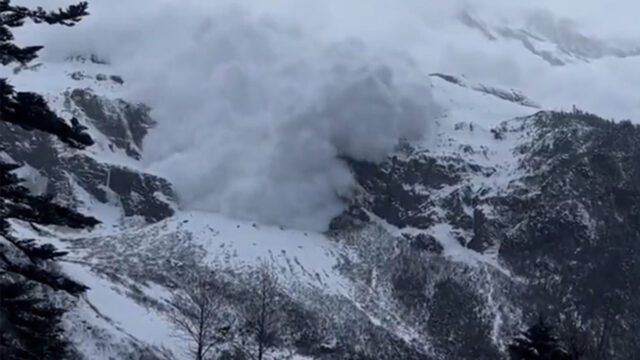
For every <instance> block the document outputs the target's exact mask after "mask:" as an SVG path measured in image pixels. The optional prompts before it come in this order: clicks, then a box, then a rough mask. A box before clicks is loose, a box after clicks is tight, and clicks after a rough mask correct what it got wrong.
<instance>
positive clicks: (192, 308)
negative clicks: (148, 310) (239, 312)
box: [169, 270, 232, 360]
mask: <svg viewBox="0 0 640 360" xmlns="http://www.w3.org/2000/svg"><path fill="white" fill-rule="evenodd" d="M187 282H188V283H187V284H185V286H184V288H183V291H182V292H180V293H176V294H175V295H174V296H173V298H172V299H171V302H170V311H169V318H170V319H171V321H172V322H173V323H174V325H175V327H176V330H177V333H178V335H177V336H178V337H180V338H181V339H184V340H186V341H188V342H189V344H190V346H189V352H190V354H191V355H192V356H193V358H194V359H195V360H206V359H208V355H209V352H210V351H211V349H212V348H213V347H214V346H215V345H216V344H220V343H222V342H223V341H224V340H225V337H226V335H227V332H228V331H229V329H230V327H231V325H232V321H231V320H229V319H228V317H227V319H223V318H224V317H225V316H221V315H222V314H221V310H222V306H223V294H224V291H225V286H224V283H223V282H222V281H220V279H218V278H217V276H216V275H215V273H213V272H211V271H210V270H204V271H200V272H199V273H198V274H197V275H194V276H192V277H191V278H190V279H188V280H187ZM225 320H226V323H225Z"/></svg>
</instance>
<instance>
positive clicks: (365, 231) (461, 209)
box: [0, 74, 640, 359]
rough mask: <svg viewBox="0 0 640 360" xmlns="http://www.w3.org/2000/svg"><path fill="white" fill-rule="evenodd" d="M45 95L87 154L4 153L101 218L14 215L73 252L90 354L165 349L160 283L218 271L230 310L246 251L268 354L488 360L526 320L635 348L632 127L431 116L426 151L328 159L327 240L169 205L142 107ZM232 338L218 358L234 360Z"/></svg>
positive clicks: (38, 181)
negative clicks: (150, 152)
mask: <svg viewBox="0 0 640 360" xmlns="http://www.w3.org/2000/svg"><path fill="white" fill-rule="evenodd" d="M72 75H73V74H72ZM86 76H90V75H86V74H85V77H83V79H85V78H86ZM77 77H78V75H77V74H76V75H74V77H72V78H73V79H75V78H77ZM94 78H97V77H95V76H94ZM100 81H115V80H109V79H108V78H106V77H105V78H104V79H103V80H100ZM121 81H122V79H120V81H119V82H117V84H116V85H118V84H119V85H121V83H120V82H121ZM119 85H118V86H119ZM49 99H50V102H51V103H52V104H54V105H55V106H56V108H57V109H58V111H60V112H62V113H65V114H72V115H73V116H75V117H76V118H78V120H79V121H80V122H81V123H82V124H83V125H85V126H87V127H89V129H90V131H91V133H92V135H93V136H94V138H96V139H97V145H96V146H95V147H94V148H92V149H89V150H86V151H76V150H69V149H66V148H63V147H59V146H58V145H56V143H55V142H54V141H51V139H50V138H49V137H48V136H45V135H42V134H39V133H37V132H27V131H24V130H22V129H18V128H15V127H13V126H11V125H5V124H0V146H1V147H2V148H3V149H4V151H5V153H6V155H8V156H10V157H11V158H12V159H13V160H15V161H18V162H20V163H23V164H25V167H23V168H22V169H21V170H20V171H21V174H22V175H23V177H25V178H27V182H28V183H29V184H30V186H31V187H32V188H33V189H34V191H46V192H48V193H50V194H52V195H55V198H56V200H57V201H59V202H62V203H66V204H72V205H73V206H75V207H77V208H78V209H80V210H83V211H85V212H88V213H90V215H93V216H96V217H98V218H99V219H100V220H102V221H103V226H102V227H101V228H99V229H98V230H96V231H95V232H91V233H73V232H69V231H67V230H65V229H47V228H43V227H37V226H36V227H30V226H28V224H23V223H19V222H14V228H15V231H16V233H18V234H21V235H23V236H30V237H34V238H38V239H41V241H48V242H53V243H55V244H56V245H57V246H59V247H61V248H63V249H66V250H67V251H69V252H70V253H69V255H67V257H66V258H65V259H64V260H63V261H62V262H61V266H63V269H64V270H65V271H67V272H68V273H69V274H70V275H71V276H73V277H75V278H77V279H79V280H81V281H84V282H85V283H86V284H87V285H88V286H90V287H91V290H90V291H89V292H88V294H87V296H86V297H84V298H82V299H71V298H65V299H64V300H63V301H66V303H67V306H68V307H69V309H70V311H69V313H68V314H67V318H66V319H67V327H68V332H69V335H70V336H71V337H72V339H73V341H74V344H75V345H76V347H77V348H78V351H79V352H80V353H82V354H84V356H85V357H86V358H90V359H96V358H109V357H111V358H156V357H157V358H159V357H160V354H161V353H162V352H166V351H172V352H173V353H174V355H176V356H178V358H179V356H180V345H181V344H179V343H177V341H176V340H175V338H173V337H171V336H170V333H171V327H170V324H169V323H168V322H167V321H166V319H165V317H164V316H163V313H164V311H165V310H166V300H167V299H168V297H169V296H170V294H171V293H172V292H175V291H179V290H180V288H181V287H182V286H185V282H184V277H185V276H187V274H189V273H191V272H194V271H201V269H202V266H210V267H215V268H219V269H222V270H224V271H222V272H224V273H225V274H226V275H225V277H224V279H225V281H227V282H228V283H229V284H230V285H231V286H230V289H231V290H230V291H229V293H228V294H227V295H226V297H227V299H226V300H227V301H226V304H227V307H228V309H229V312H230V313H232V314H241V313H242V312H243V311H245V310H244V307H243V302H244V299H245V297H243V294H244V295H246V294H247V293H246V291H248V290H247V289H246V284H247V283H246V281H244V279H245V278H244V276H245V275H244V274H245V273H246V271H247V270H248V269H251V268H252V267H254V266H255V265H256V264H257V263H258V262H257V261H256V259H257V258H261V259H262V260H265V259H267V260H269V261H270V262H272V263H273V264H274V266H275V268H276V269H277V273H278V275H279V277H280V278H281V281H282V284H283V294H282V299H283V300H282V304H281V305H282V306H281V307H282V309H283V313H282V322H281V329H282V330H281V331H280V333H281V335H282V336H281V337H280V339H279V342H278V343H277V348H278V349H279V350H278V351H275V352H274V354H276V356H279V357H282V358H286V357H287V356H289V357H290V358H294V356H298V358H299V359H305V358H306V359H499V358H501V357H502V356H503V355H504V354H503V351H504V346H505V344H506V342H507V341H508V339H509V337H510V336H512V335H513V334H514V333H516V332H517V331H518V330H519V329H520V328H521V326H522V324H523V323H526V322H528V321H529V320H531V319H532V318H533V317H535V316H536V315H537V314H538V313H542V314H545V315H546V316H548V317H549V318H550V319H552V320H553V321H555V322H556V323H558V324H559V325H560V327H561V330H562V331H563V332H564V334H570V335H575V336H582V335H586V334H589V335H591V336H594V335H595V336H596V337H598V338H603V339H604V338H606V339H607V340H606V343H605V344H604V345H603V350H602V351H603V352H604V353H606V358H608V359H629V358H632V356H633V355H634V354H635V353H637V352H638V350H640V345H639V344H637V342H636V341H635V339H634V337H633V334H634V333H635V329H637V327H638V326H640V316H639V315H640V312H639V311H640V305H638V304H636V302H634V301H633V299H636V298H637V297H638V295H639V294H637V292H638V289H640V286H639V285H640V284H638V280H637V279H639V278H640V277H638V275H640V274H638V272H640V267H639V266H638V264H636V262H637V261H638V260H637V252H638V247H639V246H640V245H638V237H639V236H640V205H638V204H640V128H638V127H637V126H634V125H631V124H630V123H625V122H621V123H613V122H610V121H606V120H603V119H600V118H598V117H596V116H593V115H588V114H584V113H581V112H574V113H554V112H539V113H536V114H533V115H531V116H527V117H522V118H516V119H513V120H509V121H506V122H503V123H501V124H500V125H499V126H497V127H493V128H486V127H483V126H482V124H477V123H474V122H473V121H469V122H462V123H455V124H448V123H446V122H443V123H442V124H441V127H440V130H439V131H440V133H439V135H438V145H437V146H435V147H424V148H423V147H421V146H420V145H415V144H414V145H411V144H402V145H401V146H399V147H398V149H397V151H396V153H395V154H394V155H392V156H391V157H390V158H389V159H388V161H386V162H385V163H383V164H371V163H364V162H357V161H353V160H350V159H344V161H345V162H347V163H348V165H349V166H350V168H351V169H352V171H353V173H354V174H355V176H356V179H357V182H358V189H357V194H356V195H355V196H354V198H353V199H351V200H348V201H349V206H348V210H346V211H345V212H344V213H343V214H342V215H341V216H339V217H338V218H336V219H334V221H333V222H332V224H331V230H330V231H329V232H327V233H326V234H310V233H304V232H299V231H293V230H287V229H280V228H274V227H268V226H262V225H260V224H252V223H246V222H240V221H235V220H232V219H228V218H225V217H222V216H220V215H216V214H203V213H195V212H184V211H181V210H178V209H177V207H176V205H175V200H174V199H175V196H174V195H173V192H172V190H171V186H170V184H169V183H168V182H167V181H165V180H164V179H162V178H160V177H157V176H154V175H150V174H146V173H145V172H144V171H141V170H140V169H139V165H138V164H139V163H138V161H137V159H139V158H140V155H141V146H142V139H143V137H144V135H145V134H146V132H147V131H148V129H149V128H150V127H152V126H153V124H154V122H153V120H152V119H151V118H150V117H149V113H148V111H149V109H147V108H146V107H145V106H143V105H132V104H128V103H126V102H124V101H122V100H117V99H115V98H113V97H108V96H102V95H100V94H99V93H96V92H94V91H92V90H90V89H88V88H73V87H72V88H69V90H68V91H66V92H65V93H64V94H61V95H55V96H50V97H49ZM465 139H474V141H471V142H470V141H466V140H465ZM45 185H46V186H45ZM101 299H103V301H102V302H101V301H100V300H101ZM104 299H107V300H106V301H104ZM113 304H116V305H117V306H116V305H113ZM114 306H115V307H114ZM127 318H129V319H134V320H133V321H131V322H128V321H127ZM150 329H153V331H150ZM235 330H238V333H240V330H241V329H240V326H239V325H238V328H237V329H235ZM241 337H242V336H241ZM237 341H239V340H238V339H235V340H234V342H237ZM245 341H248V342H249V343H250V340H248V339H245ZM162 348H165V350H164V351H162V350H161V349H162ZM230 349H232V346H231V344H230V343H228V344H221V345H220V347H219V353H220V354H226V355H225V356H227V358H234V357H233V356H232V354H233V351H231V350H230ZM236 358H238V357H236Z"/></svg>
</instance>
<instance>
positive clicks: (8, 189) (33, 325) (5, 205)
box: [0, 0, 98, 360]
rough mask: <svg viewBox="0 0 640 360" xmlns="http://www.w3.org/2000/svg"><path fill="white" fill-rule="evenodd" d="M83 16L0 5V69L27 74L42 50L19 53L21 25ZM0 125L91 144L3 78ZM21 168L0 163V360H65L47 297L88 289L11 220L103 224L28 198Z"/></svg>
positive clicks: (76, 10) (4, 1)
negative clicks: (14, 67) (17, 232)
mask: <svg viewBox="0 0 640 360" xmlns="http://www.w3.org/2000/svg"><path fill="white" fill-rule="evenodd" d="M84 15H87V3H86V2H81V3H79V4H76V5H71V6H69V7H68V8H66V9H59V10H57V11H45V10H44V9H42V8H40V7H38V8H36V9H30V8H27V7H23V6H16V5H12V4H11V1H10V0H0V64H2V65H10V64H13V63H16V64H18V65H19V66H26V65H27V64H28V63H29V62H31V61H33V60H35V59H36V58H37V56H38V55H37V53H38V51H39V50H40V49H41V48H42V47H41V46H26V47H21V46H18V45H16V44H15V43H14V42H13V40H14V36H13V33H12V29H13V28H17V27H20V26H22V25H24V24H25V22H26V21H27V20H30V21H32V22H34V23H46V24H51V25H52V24H60V25H65V26H72V25H74V24H76V23H77V22H78V21H79V20H80V19H81V18H82V17H83V16H84ZM0 121H5V122H8V123H11V124H15V125H18V126H20V127H22V128H24V129H27V130H34V129H35V130H40V131H43V132H46V133H49V134H52V135H54V136H56V137H57V138H59V139H60V140H61V141H63V142H65V143H67V144H69V145H70V146H72V147H74V148H83V147H86V146H89V145H92V144H93V140H92V139H91V137H90V136H89V135H88V134H87V133H86V132H85V130H86V129H85V128H84V127H82V126H81V125H80V124H79V123H78V121H77V120H75V119H72V120H71V125H69V124H67V123H66V122H65V121H64V120H63V119H62V118H60V117H58V116H57V115H56V114H55V113H54V112H53V111H52V110H51V109H50V108H49V106H48V105H47V103H46V101H45V99H44V98H43V97H42V96H40V95H38V94H35V93H30V92H19V91H16V90H15V89H14V87H13V86H11V84H9V82H8V81H7V79H5V78H0ZM0 150H2V149H0ZM18 167H19V165H17V164H12V163H8V162H7V161H2V160H0V240H2V241H1V242H0V358H1V359H2V360H5V359H7V360H13V359H16V360H17V359H21V360H23V359H38V360H48V359H63V358H66V357H67V355H68V352H69V344H68V341H67V340H65V339H64V336H63V330H62V328H61V326H60V321H61V317H62V315H63V313H64V310H62V309H60V308H58V307H57V306H55V305H54V304H53V303H52V301H51V300H50V291H51V289H53V290H60V291H66V292H68V293H69V294H72V295H77V294H80V293H82V292H83V291H85V290H86V287H85V286H84V285H82V284H79V283H77V282H75V281H72V280H70V279H68V278H67V277H66V276H64V275H63V274H61V273H59V272H58V271H56V270H55V266H54V263H53V262H52V260H54V259H55V258H57V257H60V256H62V255H64V254H65V253H64V252H61V251H58V250H56V248H55V247H54V246H53V245H51V244H44V245H40V244H37V243H36V242H35V241H34V240H31V239H18V238H16V237H15V236H13V234H11V232H10V224H9V222H8V219H9V218H13V219H17V220H22V221H26V222H30V223H40V224H44V225H63V226H69V227H73V228H84V227H92V226H94V225H96V224H97V223H98V221H97V220H96V219H94V218H90V217H86V216H83V215H81V214H79V213H77V212H75V211H73V210H71V209H69V208H66V207H63V206H60V205H57V204H54V203H53V202H52V201H51V200H52V199H51V197H47V196H34V195H32V194H30V193H29V191H28V190H27V189H26V188H25V187H23V186H21V185H20V179H18V178H17V176H15V174H14V173H12V171H13V170H15V169H16V168H18Z"/></svg>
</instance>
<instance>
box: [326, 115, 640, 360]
mask: <svg viewBox="0 0 640 360" xmlns="http://www.w3.org/2000/svg"><path fill="white" fill-rule="evenodd" d="M493 133H494V136H495V138H496V139H498V141H499V142H500V141H508V140H509V139H514V138H515V139H516V142H515V144H516V146H515V147H514V148H513V150H514V151H515V153H516V155H517V158H518V164H517V166H518V167H519V169H518V170H519V171H520V175H519V176H517V177H513V178H512V179H511V180H510V181H509V182H508V183H506V184H505V186H504V187H503V188H501V189H487V188H485V187H482V186H480V187H477V186H476V187H474V186H470V184H469V183H468V181H467V180H468V179H469V178H476V177H478V176H479V177H481V178H485V179H491V178H492V177H493V176H500V171H499V169H495V168H486V167H480V166H476V165H474V164H470V163H468V162H467V161H465V160H464V158H463V159H456V160H453V159H450V158H442V157H438V156H432V155H429V152H424V153H423V152H418V153H412V154H408V155H407V154H405V155H403V156H395V157H393V158H392V159H390V160H389V161H388V162H387V163H385V164H383V165H382V166H375V165H372V164H363V163H357V162H351V163H350V165H351V168H352V169H353V171H354V172H355V174H356V176H357V179H358V181H359V184H360V185H361V187H362V193H361V194H360V195H359V196H358V197H357V198H356V200H354V201H355V203H354V204H353V205H352V206H351V209H350V212H349V214H351V213H357V211H356V210H359V211H360V212H362V211H364V212H365V213H368V214H372V215H373V216H375V217H378V218H380V219H381V220H384V222H385V223H387V224H390V225H393V226H394V227H395V228H397V230H392V231H390V232H388V233H389V237H388V238H387V241H389V242H390V243H392V244H393V245H385V247H387V252H386V256H388V257H389V259H387V260H386V261H385V262H384V263H382V264H377V265H376V264H375V263H372V262H371V261H369V262H368V264H367V266H368V267H372V268H373V270H372V269H370V270H369V271H377V272H387V273H390V275H389V278H390V279H389V281H390V282H391V283H392V284H393V286H392V288H393V294H394V297H395V298H396V299H397V300H398V301H399V303H400V304H401V307H404V309H405V311H407V312H408V313H409V314H411V317H416V316H417V317H418V318H421V319H423V320H424V321H425V322H424V324H423V326H425V334H426V333H428V334H430V336H431V337H432V338H433V344H434V346H435V347H436V351H435V353H436V356H439V357H440V358H444V359H449V358H456V359H495V358H496V356H497V355H496V354H497V352H498V351H499V348H500V346H501V345H502V344H501V342H500V341H499V340H498V341H495V340H496V338H495V337H494V338H493V341H492V339H491V337H492V336H496V335H498V337H497V338H498V339H499V338H500V337H501V336H500V332H501V331H503V330H506V329H507V328H508V327H509V326H514V325H516V323H517V322H518V321H519V319H520V318H530V317H532V316H535V314H537V313H541V314H544V315H545V316H548V317H549V318H550V319H553V321H555V322H556V323H558V324H559V325H560V327H561V329H560V330H561V331H562V332H564V334H563V335H565V336H567V338H569V337H570V336H572V335H575V336H582V335H584V334H590V335H591V336H594V337H597V335H598V334H600V335H601V336H604V335H602V334H603V333H604V332H606V336H610V337H611V338H610V340H607V341H608V343H607V345H606V346H605V347H606V349H604V350H602V352H603V355H604V356H605V357H606V358H609V359H625V358H629V357H630V356H632V355H631V354H634V353H637V351H638V350H639V349H638V347H637V345H634V344H635V343H634V342H632V341H631V340H632V339H631V337H632V336H633V335H632V334H633V332H629V330H628V329H637V328H638V326H639V325H640V317H639V316H638V315H639V314H640V306H638V304H636V302H634V300H633V299H636V298H637V297H638V296H639V295H640V283H639V282H638V279H639V278H640V277H639V275H640V266H639V265H640V264H638V261H639V260H638V257H637V254H638V252H639V251H640V248H639V247H640V242H638V240H639V238H640V218H639V216H640V127H638V126H634V125H632V124H630V123H626V122H622V123H613V122H610V121H606V120H603V119H600V118H598V117H596V116H593V115H589V114H584V113H581V112H575V113H549V112H540V113H538V114H535V115H533V116H531V117H527V118H521V119H515V120H511V121H508V122H505V123H503V124H502V125H501V126H500V127H498V128H497V129H494V131H493ZM443 188H447V191H446V192H444V193H443V191H442V189H443ZM349 214H345V215H343V216H345V217H347V218H348V217H349V216H350V215H349ZM342 222H343V223H349V222H348V221H346V220H344V219H343V220H342ZM370 222H371V223H375V222H376V220H371V221H370ZM334 224H338V222H335V223H334ZM442 224H446V225H447V226H448V227H449V229H450V234H448V235H447V234H446V233H445V234H443V233H442V232H441V231H440V229H439V228H440V227H441V226H442ZM361 226H366V225H361ZM336 231H337V232H338V233H340V230H339V229H337V228H336ZM398 231H399V232H400V233H401V234H402V235H403V236H404V238H403V239H399V238H397V237H394V236H393V235H392V234H393V233H394V232H398ZM443 236H451V237H452V238H453V239H454V240H455V241H456V242H457V244H453V245H454V246H456V247H457V246H459V247H460V249H458V251H465V252H467V253H468V255H469V256H471V257H474V256H476V255H477V256H478V258H479V259H482V258H493V259H495V261H496V262H495V263H493V262H486V263H485V264H482V263H481V264H482V265H481V266H479V267H478V266H477V264H474V262H473V261H471V262H468V263H466V264H464V263H460V262H457V263H456V262H454V263H453V264H451V263H449V264H447V265H444V264H442V263H440V264H438V263H439V262H440V261H441V260H440V259H441V258H442V256H443V255H439V254H442V253H443V251H442V247H443V246H444V247H445V251H444V256H445V257H446V255H447V249H446V248H447V247H451V246H452V244H451V243H447V242H446V241H444V240H443ZM338 237H339V236H338ZM370 239H371V238H370V237H369V240H368V241H369V246H370V247H375V246H376V245H375V242H374V241H371V240H370ZM394 239H395V240H394ZM432 239H433V240H432ZM403 240H408V244H406V243H405V242H404V241H403ZM362 241H365V240H362ZM363 246H364V245H363ZM391 249H393V250H391ZM367 251H371V249H367ZM369 258H370V257H369ZM398 264H402V265H398ZM496 264H497V265H496ZM445 269H446V270H445ZM501 269H504V270H507V272H506V273H504V272H501V271H499V270H501ZM483 273H484V274H485V275H486V276H488V277H490V278H491V279H492V280H490V281H488V282H487V280H486V279H481V277H482V274H483ZM363 279H364V278H360V281H365V280H363ZM378 281H380V279H378ZM378 286H380V285H378ZM487 291H489V292H490V293H491V294H489V293H487ZM462 299H464V300H462ZM495 303H499V304H500V305H498V307H499V308H495V307H494V308H493V309H492V306H495ZM407 321H409V320H407ZM614 328H615V329H616V330H613V329H614ZM479 329H480V330H479ZM506 331H507V332H510V331H513V328H512V329H511V330H506ZM614 332H616V333H617V332H621V333H623V334H624V335H621V336H618V335H616V336H615V337H614V336H612V335H611V334H613V333H614ZM609 341H610V343H609ZM478 344H484V345H486V344H493V345H491V346H486V347H483V348H482V349H480V348H478V346H479V345H478ZM438 354H439V355H438Z"/></svg>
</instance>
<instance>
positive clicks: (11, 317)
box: [0, 274, 68, 360]
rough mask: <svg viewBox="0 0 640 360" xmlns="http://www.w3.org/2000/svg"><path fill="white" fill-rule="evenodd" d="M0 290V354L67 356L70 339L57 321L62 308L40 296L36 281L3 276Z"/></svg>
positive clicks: (41, 357)
mask: <svg viewBox="0 0 640 360" xmlns="http://www.w3.org/2000/svg"><path fill="white" fill-rule="evenodd" d="M5 275H6V274H5ZM0 276H3V275H0ZM0 294H1V296H0V309H1V311H0V328H1V329H2V331H0V358H2V359H3V360H5V359H6V360H14V359H15V360H18V359H20V360H22V359H39V360H48V359H62V358H65V357H66V356H67V354H68V342H67V341H66V340H65V339H64V337H63V334H62V329H61V328H60V327H59V325H58V324H59V323H60V319H61V317H62V314H63V311H62V310H60V309H58V308H56V307H54V306H52V305H51V304H50V303H49V302H48V301H46V300H45V299H43V298H41V297H40V296H39V295H38V294H37V290H36V289H35V287H34V285H33V283H28V282H25V281H19V280H17V281H11V279H10V278H9V277H8V276H7V277H3V278H0Z"/></svg>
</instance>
